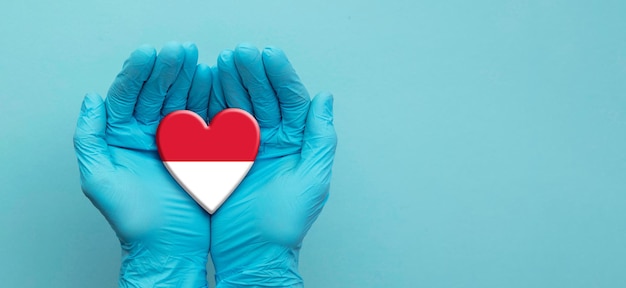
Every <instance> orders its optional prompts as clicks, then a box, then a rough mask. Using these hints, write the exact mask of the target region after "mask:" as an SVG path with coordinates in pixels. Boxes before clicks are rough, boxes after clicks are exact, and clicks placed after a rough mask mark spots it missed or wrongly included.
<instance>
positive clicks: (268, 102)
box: [209, 45, 337, 288]
mask: <svg viewBox="0 0 626 288" xmlns="http://www.w3.org/2000/svg"><path fill="white" fill-rule="evenodd" d="M217 74H218V75H217V76H219V82H215V81H214V87H213V92H214V93H213V94H212V97H211V104H210V105H209V106H211V108H212V109H215V108H216V107H221V108H225V107H236V108H241V109H244V110H246V111H248V112H250V113H251V114H252V115H254V116H255V117H256V119H257V121H258V122H259V126H260V128H261V146H260V149H259V154H258V156H257V158H256V161H255V163H254V165H253V167H252V169H251V170H250V172H249V173H248V175H247V176H246V177H245V179H244V180H243V181H242V182H241V184H240V185H239V186H238V187H237V189H236V190H235V191H234V192H233V194H232V195H231V196H230V198H228V200H226V202H225V203H224V204H223V205H222V207H221V208H220V209H218V210H217V212H216V213H215V214H213V215H212V216H211V257H212V259H213V264H214V266H215V271H216V281H217V287H218V288H226V287H302V285H303V282H302V278H301V276H300V274H299V272H298V254H299V250H300V247H301V245H302V240H303V238H304V236H305V234H306V233H307V231H308V230H309V228H310V227H311V225H312V224H313V222H315V220H316V218H317V217H318V215H319V214H320V212H321V211H322V207H323V206H324V203H325V202H326V199H327V198H328V190H329V185H330V179H331V168H332V165H333V159H334V155H335V147H336V141H337V140H336V139H337V137H336V134H335V129H334V126H333V112H332V103H333V98H332V96H331V95H330V94H327V93H322V94H318V95H317V96H316V97H315V98H314V99H313V100H312V101H311V100H310V99H309V94H308V92H307V90H306V88H305V87H304V85H303V84H302V83H301V81H300V79H299V77H298V75H297V74H296V72H295V71H294V69H293V68H292V66H291V64H290V62H289V61H288V59H287V57H286V56H285V54H284V53H283V52H282V51H281V50H279V49H277V48H266V49H264V50H263V51H262V53H260V52H259V51H258V50H257V49H256V48H255V47H253V46H250V45H240V46H238V47H237V49H235V51H224V52H223V53H221V55H220V57H219V59H218V68H217ZM214 78H215V77H214ZM215 83H218V84H221V87H219V85H216V84H215ZM217 110H219V109H217ZM212 111H215V110H212ZM213 113H214V112H212V113H210V114H213ZM209 116H212V115H209Z"/></svg>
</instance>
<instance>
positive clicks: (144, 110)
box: [135, 43, 185, 124]
mask: <svg viewBox="0 0 626 288" xmlns="http://www.w3.org/2000/svg"><path fill="white" fill-rule="evenodd" d="M184 60H185V49H184V48H183V46H182V45H180V44H179V43H168V44H166V45H165V46H164V47H163V49H161V52H159V55H158V56H157V58H156V61H155V63H154V67H153V69H152V74H151V75H150V78H148V81H146V83H145V84H144V87H143V89H142V90H141V93H140V94H139V98H138V99H137V105H136V106H135V118H136V119H137V121H138V122H140V123H142V124H149V123H153V122H155V121H157V120H159V119H160V117H161V107H162V106H163V100H164V99H165V95H166V94H167V91H168V90H169V89H170V87H171V86H172V84H173V83H174V81H175V80H176V77H177V76H178V73H179V71H180V69H181V67H182V65H183V61H184Z"/></svg>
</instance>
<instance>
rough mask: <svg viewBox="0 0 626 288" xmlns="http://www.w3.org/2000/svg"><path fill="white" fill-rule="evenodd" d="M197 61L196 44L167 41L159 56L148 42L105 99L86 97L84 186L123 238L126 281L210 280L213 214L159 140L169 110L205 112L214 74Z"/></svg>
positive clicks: (81, 138) (80, 127) (81, 158)
mask: <svg viewBox="0 0 626 288" xmlns="http://www.w3.org/2000/svg"><path fill="white" fill-rule="evenodd" d="M197 60H198V50H197V48H196V47H195V45H193V44H186V45H184V46H183V45H180V44H177V43H170V44H167V45H166V46H165V47H163V49H161V52H160V53H159V55H158V56H157V55H156V52H155V50H154V48H151V47H147V46H144V47H141V48H139V49H137V50H135V51H134V52H133V53H132V54H131V55H130V58H128V60H126V62H125V63H124V66H123V68H122V71H121V72H120V73H119V74H118V75H117V78H115V81H114V82H113V84H112V85H111V88H110V89H109V93H108V95H107V98H106V100H104V101H103V100H102V98H101V97H100V96H99V95H96V94H88V95H87V96H86V97H85V100H84V101H83V105H82V108H81V112H80V116H79V119H78V124H77V127H76V133H75V135H74V147H75V150H76V156H77V158H78V164H79V168H80V176H81V185H82V189H83V191H84V193H85V195H86V196H87V197H88V198H89V199H90V200H91V202H92V203H93V204H94V205H95V206H96V207H97V208H98V209H99V210H100V212H101V213H102V214H103V215H104V217H105V218H106V219H107V221H108V222H109V224H110V225H111V227H112V228H113V230H115V233H116V234H117V237H118V238H119V240H120V243H121V246H122V250H123V259H122V265H121V269H120V279H119V286H120V287H206V285H207V283H206V271H205V270H206V268H205V267H206V261H207V255H208V250H209V242H210V241H209V239H210V238H209V236H210V235H209V224H210V223H209V216H208V214H207V213H206V212H205V211H204V210H203V209H202V208H201V207H200V206H198V205H197V204H196V202H194V200H193V199H192V198H191V197H190V196H189V195H188V194H187V193H186V192H185V191H184V190H183V189H182V188H181V187H180V186H179V185H178V184H177V183H176V182H175V181H174V179H172V177H171V176H170V174H169V173H168V172H167V170H166V169H165V168H164V166H163V164H162V162H161V160H160V158H159V156H158V153H157V151H156V144H155V133H156V128H157V126H158V123H159V121H160V120H161V118H162V117H163V116H164V115H166V114H168V113H169V112H172V111H174V110H179V109H189V110H192V111H194V112H196V113H198V114H200V115H204V116H203V117H206V115H207V111H208V95H209V91H210V89H211V82H212V80H211V78H212V75H211V70H210V68H209V67H208V66H206V65H198V66H196V62H197ZM192 82H193V85H192ZM190 87H191V88H190Z"/></svg>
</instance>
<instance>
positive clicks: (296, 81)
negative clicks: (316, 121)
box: [262, 47, 310, 130]
mask: <svg viewBox="0 0 626 288" xmlns="http://www.w3.org/2000/svg"><path fill="white" fill-rule="evenodd" d="M262 57H263V65H264V67H265V75H267V78H268V79H269V82H270V84H271V85H272V87H273V88H274V91H275V92H276V96H277V97H278V102H279V106H280V113H281V116H282V121H283V125H284V126H285V127H286V128H292V129H295V130H301V129H302V128H303V127H304V123H305V121H306V117H307V116H306V115H307V112H308V110H309V102H310V100H309V93H308V92H307V90H306V88H305V87H304V85H303V84H302V82H301V81H300V78H299V77H298V74H296V71H295V70H294V69H293V67H292V66H291V63H290V62H289V60H288V59H287V56H286V55H285V53H284V52H283V51H282V50H280V49H278V48H273V47H268V48H265V49H264V50H263V56H262Z"/></svg>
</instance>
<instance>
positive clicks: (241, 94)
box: [217, 50, 254, 115]
mask: <svg viewBox="0 0 626 288" xmlns="http://www.w3.org/2000/svg"><path fill="white" fill-rule="evenodd" d="M217 68H218V72H219V79H220V82H221V83H222V90H223V92H224V98H225V99H226V103H227V104H228V107H229V108H239V109H243V110H246V111H247V112H248V113H250V114H252V115H254V111H253V110H252V103H251V102H250V97H249V96H248V91H246V89H245V88H244V86H243V83H242V82H241V78H240V76H239V72H238V71H237V68H236V66H235V57H234V52H233V51H230V50H226V51H223V52H222V53H221V54H220V57H219V59H218V60H217Z"/></svg>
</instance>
